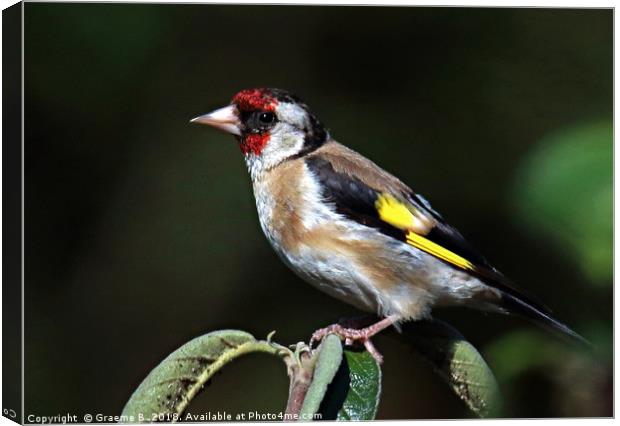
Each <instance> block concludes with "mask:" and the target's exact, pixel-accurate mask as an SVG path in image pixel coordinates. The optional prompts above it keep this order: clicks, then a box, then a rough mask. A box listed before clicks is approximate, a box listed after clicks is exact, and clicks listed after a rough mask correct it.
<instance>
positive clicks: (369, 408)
mask: <svg viewBox="0 0 620 426" xmlns="http://www.w3.org/2000/svg"><path fill="white" fill-rule="evenodd" d="M344 355H345V361H346V365H347V367H348V370H349V380H350V382H349V387H348V392H347V395H346V398H345V400H344V403H343V404H342V407H341V408H340V410H338V416H337V419H338V420H373V419H374V418H375V416H376V415H377V410H378V409H379V399H380V397H381V368H380V367H379V364H377V361H376V360H375V359H374V358H373V357H372V355H371V354H370V353H368V352H367V351H363V352H354V351H350V350H348V351H345V353H344ZM343 364H344V363H343Z"/></svg>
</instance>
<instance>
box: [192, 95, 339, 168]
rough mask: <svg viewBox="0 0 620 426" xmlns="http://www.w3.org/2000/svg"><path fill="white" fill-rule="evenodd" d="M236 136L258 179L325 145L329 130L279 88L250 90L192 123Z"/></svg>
mask: <svg viewBox="0 0 620 426" xmlns="http://www.w3.org/2000/svg"><path fill="white" fill-rule="evenodd" d="M192 122H193V123H200V124H207V125H209V126H212V127H215V128H217V129H220V130H223V131H225V132H227V133H230V134H232V135H234V136H235V137H236V139H237V141H238V142H239V147H240V148H241V152H242V153H243V155H244V157H245V160H246V163H247V165H248V168H249V169H250V172H251V173H252V176H253V177H255V176H257V175H259V174H260V173H262V172H264V171H266V170H269V169H271V168H272V167H274V166H276V165H278V164H280V163H281V162H282V161H284V160H286V159H289V158H291V157H295V156H300V155H303V154H304V153H307V152H310V151H312V150H314V149H316V148H317V147H319V146H320V145H322V144H323V143H324V142H325V141H326V140H327V138H328V134H327V131H326V130H325V128H324V127H323V125H322V124H321V123H320V122H319V121H318V120H317V118H316V117H315V116H314V115H313V114H312V112H310V110H309V108H308V106H307V105H306V104H305V103H304V102H303V101H302V100H301V99H299V98H298V97H297V96H295V95H293V94H291V93H289V92H287V91H284V90H280V89H266V88H261V89H248V90H242V91H241V92H239V93H237V94H236V95H235V96H233V98H232V101H231V103H230V105H228V106H226V107H224V108H220V109H217V110H215V111H213V112H211V113H209V114H205V115H201V116H200V117H196V118H194V119H193V120H192Z"/></svg>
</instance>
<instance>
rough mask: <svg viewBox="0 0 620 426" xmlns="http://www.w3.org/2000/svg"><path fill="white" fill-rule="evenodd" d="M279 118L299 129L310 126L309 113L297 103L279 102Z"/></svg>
mask: <svg viewBox="0 0 620 426" xmlns="http://www.w3.org/2000/svg"><path fill="white" fill-rule="evenodd" d="M278 118H279V119H280V121H284V122H286V123H290V124H292V125H293V126H295V127H297V128H298V129H305V128H307V127H308V114H307V113H306V111H305V110H304V109H303V108H301V107H300V106H298V105H295V104H289V103H281V104H279V105H278Z"/></svg>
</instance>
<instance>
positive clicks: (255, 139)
mask: <svg viewBox="0 0 620 426" xmlns="http://www.w3.org/2000/svg"><path fill="white" fill-rule="evenodd" d="M267 142H269V133H250V134H249V135H246V136H245V137H244V138H243V140H242V141H241V144H240V145H239V146H240V147H241V152H243V154H244V155H247V154H249V153H252V154H254V155H260V153H261V152H263V148H265V145H267Z"/></svg>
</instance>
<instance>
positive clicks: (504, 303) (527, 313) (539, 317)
mask: <svg viewBox="0 0 620 426" xmlns="http://www.w3.org/2000/svg"><path fill="white" fill-rule="evenodd" d="M499 305H500V306H501V308H502V309H503V310H505V311H507V312H508V313H511V314H515V315H519V316H523V317H525V318H528V319H531V320H533V321H535V322H536V323H538V324H540V325H541V326H543V327H545V328H548V329H551V330H554V331H557V332H559V333H560V334H561V335H563V336H566V337H569V338H570V339H571V340H573V341H575V342H577V343H579V344H581V345H584V346H587V347H592V345H591V344H590V342H588V341H587V340H586V339H584V338H583V337H582V336H580V335H579V334H577V333H576V332H574V331H573V330H571V328H570V327H568V326H567V325H566V324H564V323H562V322H560V321H558V320H556V319H555V318H553V316H551V312H550V311H549V310H548V309H546V308H545V307H543V306H541V305H538V304H535V303H532V304H531V303H528V301H524V300H522V299H520V298H519V297H518V296H516V295H513V294H510V293H506V292H502V295H501V302H500V303H499Z"/></svg>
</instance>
